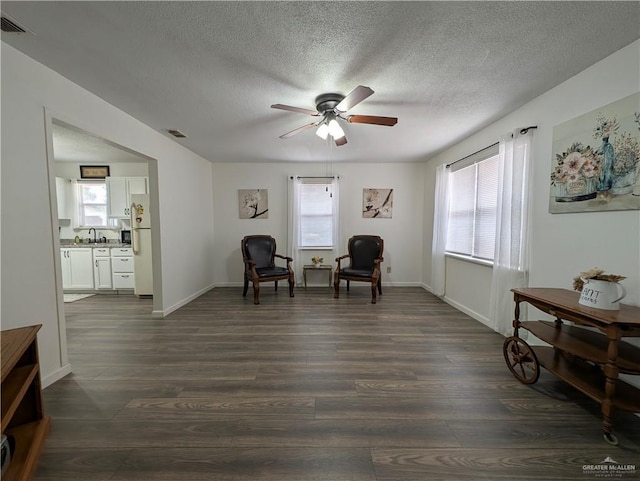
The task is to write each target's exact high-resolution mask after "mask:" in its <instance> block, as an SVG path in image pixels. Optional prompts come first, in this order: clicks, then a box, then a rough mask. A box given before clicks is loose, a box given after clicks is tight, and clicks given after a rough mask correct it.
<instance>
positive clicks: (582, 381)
mask: <svg viewBox="0 0 640 481" xmlns="http://www.w3.org/2000/svg"><path fill="white" fill-rule="evenodd" d="M512 292H513V294H514V301H515V319H514V321H513V328H514V334H513V336H512V337H509V338H507V339H505V343H504V348H503V351H504V357H505V361H506V362H507V366H508V367H509V369H510V370H511V372H512V373H513V374H514V376H516V378H518V380H520V381H521V382H523V383H525V384H531V383H534V382H536V381H537V379H538V375H539V367H538V366H542V367H544V368H545V369H547V370H548V371H549V372H552V373H553V374H555V375H556V376H558V377H559V378H560V379H562V380H564V381H565V382H567V383H568V384H570V385H572V386H573V387H575V388H576V389H578V390H580V391H581V392H583V393H584V394H586V395H587V396H589V397H590V398H592V399H594V400H595V401H597V402H599V403H600V404H601V411H602V416H603V421H602V431H603V433H604V439H605V440H606V441H607V442H609V443H610V444H614V445H616V444H617V443H618V440H617V438H616V437H615V435H613V433H612V426H613V420H612V417H613V413H614V410H615V409H616V408H617V409H622V410H625V411H631V412H640V389H638V388H636V387H634V386H632V385H631V384H629V383H626V382H624V381H622V380H620V379H618V375H619V373H625V374H631V375H640V348H639V347H637V346H635V345H632V344H630V343H628V342H624V341H622V338H623V337H640V308H638V307H634V306H628V305H621V306H620V310H618V311H609V310H603V309H595V308H592V307H587V306H583V305H581V304H579V302H578V300H579V293H578V292H575V291H569V290H567V289H553V288H518V289H512ZM522 302H525V303H528V304H530V305H532V306H534V307H536V308H537V309H539V310H541V311H542V312H545V313H547V314H549V315H551V316H553V317H555V318H556V320H555V321H520V303H522ZM567 321H569V322H572V323H574V324H575V325H567V324H566V322H567ZM585 328H587V329H585ZM520 329H525V330H527V331H529V332H531V333H532V334H533V335H534V336H536V337H537V338H539V339H540V340H542V341H544V342H546V343H548V344H550V346H551V347H548V346H535V347H531V346H529V345H528V344H527V343H526V342H524V341H523V340H522V339H521V338H520V337H519V330H520Z"/></svg>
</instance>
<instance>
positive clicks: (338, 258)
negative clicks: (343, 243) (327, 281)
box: [336, 254, 351, 273]
mask: <svg viewBox="0 0 640 481" xmlns="http://www.w3.org/2000/svg"><path fill="white" fill-rule="evenodd" d="M350 258H351V256H350V255H349V254H345V255H343V256H340V257H336V262H337V263H338V265H337V267H336V273H338V272H340V261H342V259H350Z"/></svg>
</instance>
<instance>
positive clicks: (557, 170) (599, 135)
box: [549, 93, 640, 214]
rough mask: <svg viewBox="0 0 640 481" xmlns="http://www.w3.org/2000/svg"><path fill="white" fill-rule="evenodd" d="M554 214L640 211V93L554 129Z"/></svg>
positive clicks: (551, 197)
mask: <svg viewBox="0 0 640 481" xmlns="http://www.w3.org/2000/svg"><path fill="white" fill-rule="evenodd" d="M552 148H553V160H552V168H551V188H550V195H549V212H551V213H552V214H559V213H570V212H599V211H614V210H631V209H640V93H636V94H633V95H630V96H628V97H625V98H623V99H620V100H618V101H616V102H613V103H611V104H608V105H605V106H604V107H601V108H599V109H596V110H593V111H591V112H589V113H586V114H584V115H581V116H580V117H576V118H575V119H572V120H569V121H568V122H564V123H562V124H560V125H557V126H555V127H554V128H553V146H552Z"/></svg>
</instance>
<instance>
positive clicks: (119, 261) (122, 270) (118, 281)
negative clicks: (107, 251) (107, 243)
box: [111, 247, 135, 289]
mask: <svg viewBox="0 0 640 481" xmlns="http://www.w3.org/2000/svg"><path fill="white" fill-rule="evenodd" d="M111 267H112V271H113V288H114V289H133V288H134V286H135V284H134V280H135V277H134V276H135V273H134V269H133V249H132V248H131V247H121V248H113V249H111Z"/></svg>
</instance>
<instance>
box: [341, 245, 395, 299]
mask: <svg viewBox="0 0 640 481" xmlns="http://www.w3.org/2000/svg"><path fill="white" fill-rule="evenodd" d="M383 248H384V241H383V240H382V239H381V238H380V237H378V236H377V235H354V236H353V237H352V238H351V239H349V254H348V255H344V256H341V257H338V258H336V262H337V263H338V266H337V267H336V272H335V274H334V275H333V288H334V294H333V297H335V298H338V296H339V295H340V292H339V291H340V279H345V280H346V281H347V291H349V281H361V282H370V283H371V303H372V304H375V303H376V290H377V291H378V293H379V294H380V295H382V275H381V272H380V263H381V262H382V261H383V260H384V259H383V258H382V251H383ZM347 258H348V259H349V266H348V267H342V266H341V261H342V260H343V259H347Z"/></svg>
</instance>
